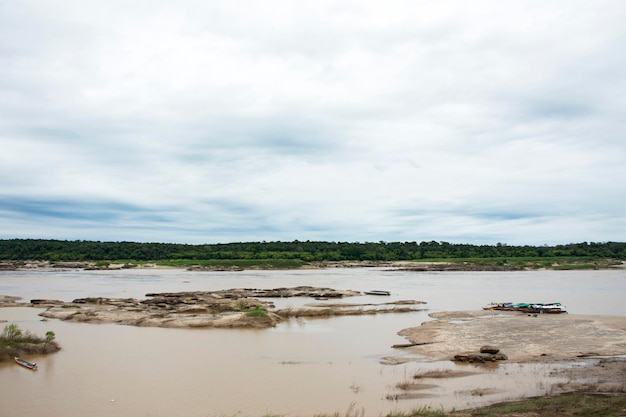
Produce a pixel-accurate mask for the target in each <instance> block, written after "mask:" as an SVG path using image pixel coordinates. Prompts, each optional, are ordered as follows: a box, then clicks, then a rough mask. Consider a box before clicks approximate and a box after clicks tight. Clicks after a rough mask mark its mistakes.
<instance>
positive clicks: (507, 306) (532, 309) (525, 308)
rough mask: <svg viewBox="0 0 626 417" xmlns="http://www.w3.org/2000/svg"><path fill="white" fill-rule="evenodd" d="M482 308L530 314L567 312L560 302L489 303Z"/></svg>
mask: <svg viewBox="0 0 626 417" xmlns="http://www.w3.org/2000/svg"><path fill="white" fill-rule="evenodd" d="M483 310H498V311H519V312H521V313H532V314H561V313H567V310H565V307H564V306H562V305H561V303H532V304H530V303H518V304H513V303H491V304H489V305H488V306H486V307H483Z"/></svg>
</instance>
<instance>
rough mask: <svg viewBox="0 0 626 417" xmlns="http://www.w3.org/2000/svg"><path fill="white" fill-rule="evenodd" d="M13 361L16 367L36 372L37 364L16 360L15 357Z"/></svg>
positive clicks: (20, 359)
mask: <svg viewBox="0 0 626 417" xmlns="http://www.w3.org/2000/svg"><path fill="white" fill-rule="evenodd" d="M14 359H15V362H17V364H18V365H22V366H23V367H24V368H28V369H32V370H33V371H36V370H37V364H36V363H34V362H28V361H26V360H24V359H22V358H18V357H17V356H16V357H15V358H14Z"/></svg>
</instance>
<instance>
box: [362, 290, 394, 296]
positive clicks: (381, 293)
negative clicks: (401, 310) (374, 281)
mask: <svg viewBox="0 0 626 417" xmlns="http://www.w3.org/2000/svg"><path fill="white" fill-rule="evenodd" d="M365 294H367V295H391V293H390V292H389V291H383V290H370V291H365Z"/></svg>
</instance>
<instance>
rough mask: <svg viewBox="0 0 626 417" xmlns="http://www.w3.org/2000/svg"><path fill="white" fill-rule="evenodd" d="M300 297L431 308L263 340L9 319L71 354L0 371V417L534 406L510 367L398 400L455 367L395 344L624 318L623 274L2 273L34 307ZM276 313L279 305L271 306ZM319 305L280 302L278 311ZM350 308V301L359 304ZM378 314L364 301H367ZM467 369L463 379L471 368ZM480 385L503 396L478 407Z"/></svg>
mask: <svg viewBox="0 0 626 417" xmlns="http://www.w3.org/2000/svg"><path fill="white" fill-rule="evenodd" d="M298 285H312V286H320V287H332V288H336V289H352V290H359V291H365V290H370V289H382V290H388V291H391V294H392V295H391V297H384V300H385V301H387V300H407V299H415V300H422V301H425V302H426V303H427V304H425V305H424V308H425V309H427V310H426V311H422V312H414V313H407V314H380V315H376V316H370V315H367V316H360V317H339V318H332V319H294V320H290V321H288V322H285V323H281V324H280V325H278V326H277V327H275V328H272V329H265V330H237V329H194V330H180V329H161V328H138V327H131V326H122V325H113V324H80V323H67V322H62V321H58V320H50V321H41V317H39V316H38V315H37V314H38V313H39V312H41V310H38V309H34V308H26V307H12V308H2V309H0V320H7V321H8V322H10V323H16V324H18V325H19V326H20V328H22V329H25V330H29V331H31V332H34V333H37V334H40V335H43V334H45V332H46V331H48V330H52V331H54V332H55V334H56V340H57V341H58V342H59V344H60V345H61V346H62V347H63V349H62V350H61V351H60V352H58V353H55V354H51V355H46V356H39V357H34V358H30V359H34V360H36V361H37V362H38V364H39V370H38V371H36V372H32V371H28V370H26V369H24V368H21V367H19V366H17V365H15V364H14V363H12V362H11V363H9V362H3V363H0V416H7V417H33V416H47V417H57V416H58V417H61V416H63V417H67V416H93V417H99V416H103V417H104V416H107V417H126V416H128V417H130V416H133V417H136V416H151V417H157V416H158V417H214V416H235V415H238V416H249V417H261V416H263V415H269V414H274V415H283V416H303V417H304V416H313V415H315V414H321V413H327V414H333V413H340V414H341V415H345V414H349V413H352V414H353V415H358V414H359V413H362V414H363V415H367V416H371V415H374V416H376V415H385V414H386V413H388V412H390V411H392V410H410V409H411V408H415V407H433V408H446V409H449V408H457V409H458V408H466V407H473V406H479V405H483V404H486V403H489V402H494V401H500V400H503V399H509V398H515V397H519V396H522V395H530V394H534V393H538V394H541V393H542V390H544V389H546V387H547V386H548V385H549V384H547V383H546V379H549V378H550V372H549V369H548V368H547V367H546V365H532V366H526V365H525V366H521V365H517V364H504V365H500V366H497V367H493V368H491V369H490V371H489V372H488V373H487V374H483V375H480V376H476V377H474V376H471V377H465V378H455V379H450V380H447V381H445V382H443V381H442V382H441V383H440V384H438V385H437V386H433V387H432V388H430V389H427V390H424V391H423V395H422V396H421V397H420V398H412V399H404V400H396V399H395V398H396V394H398V393H399V392H401V391H399V389H398V388H397V387H396V385H397V384H399V383H402V382H407V381H411V380H412V378H413V375H414V374H416V373H419V372H423V371H425V370H428V369H431V370H445V369H456V368H458V367H459V365H455V364H453V363H451V362H429V361H426V360H423V359H422V358H412V359H414V360H412V361H410V362H408V363H402V364H398V365H388V364H386V363H387V362H386V359H385V358H387V357H390V356H395V357H397V356H402V355H403V353H402V351H398V350H397V349H393V348H392V347H391V346H392V345H393V344H397V343H404V342H406V340H405V339H403V338H402V337H400V336H398V335H397V332H398V331H400V330H401V329H403V328H406V327H413V326H419V325H420V324H421V323H422V322H424V321H426V320H428V319H429V318H428V313H430V312H434V311H444V310H477V309H480V308H481V307H482V306H484V305H486V304H488V303H490V302H503V301H512V302H561V303H563V304H564V305H565V306H567V309H568V311H569V312H570V313H573V314H602V315H618V316H626V304H624V303H623V297H624V294H626V270H601V271H525V272H428V273H427V272H409V271H394V270H386V269H379V268H355V269H351V268H345V269H343V268H337V269H321V270H290V271H240V272H198V271H194V272H190V271H185V270H180V269H131V270H119V271H82V270H29V271H3V272H0V294H1V295H14V296H21V297H23V299H24V300H25V301H28V300H30V299H33V298H48V299H60V300H64V301H71V300H73V299H75V298H79V297H88V296H102V297H135V298H144V296H145V294H146V293H149V292H166V291H167V292H170V291H171V292H174V291H192V290H194V291H196V290H198V291H208V290H219V289H229V288H276V287H292V286H298ZM275 301H276V300H275ZM310 301H311V300H301V299H280V300H277V301H276V305H277V307H288V306H292V307H297V306H300V305H302V304H303V303H305V302H310ZM351 301H353V300H351ZM369 301H371V302H381V298H380V297H375V296H362V297H358V302H369ZM467 368H468V367H467V365H465V366H464V367H463V369H467ZM477 386H481V387H483V386H495V387H498V392H499V393H498V394H494V395H487V396H485V395H482V394H481V395H476V387H477Z"/></svg>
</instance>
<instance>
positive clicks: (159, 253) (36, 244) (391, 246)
mask: <svg viewBox="0 0 626 417" xmlns="http://www.w3.org/2000/svg"><path fill="white" fill-rule="evenodd" d="M499 257H527V258H547V257H592V258H612V259H620V260H626V243H624V242H602V243H600V242H598V243H594V242H582V243H569V244H564V245H555V246H529V245H524V246H513V245H506V244H501V243H498V244H496V245H471V244H454V243H449V242H436V241H430V242H419V243H418V242H382V241H381V242H377V243H375V242H321V241H304V242H302V241H298V240H294V241H293V242H238V243H219V244H204V245H190V244H177V243H140V242H100V241H85V240H73V241H69V240H45V239H4V240H0V260H12V261H25V260H43V261H52V262H57V261H102V260H109V261H120V260H134V261H158V260H176V259H189V260H226V259H299V260H302V261H305V262H312V261H399V260H420V259H452V258H456V259H469V258H499Z"/></svg>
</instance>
